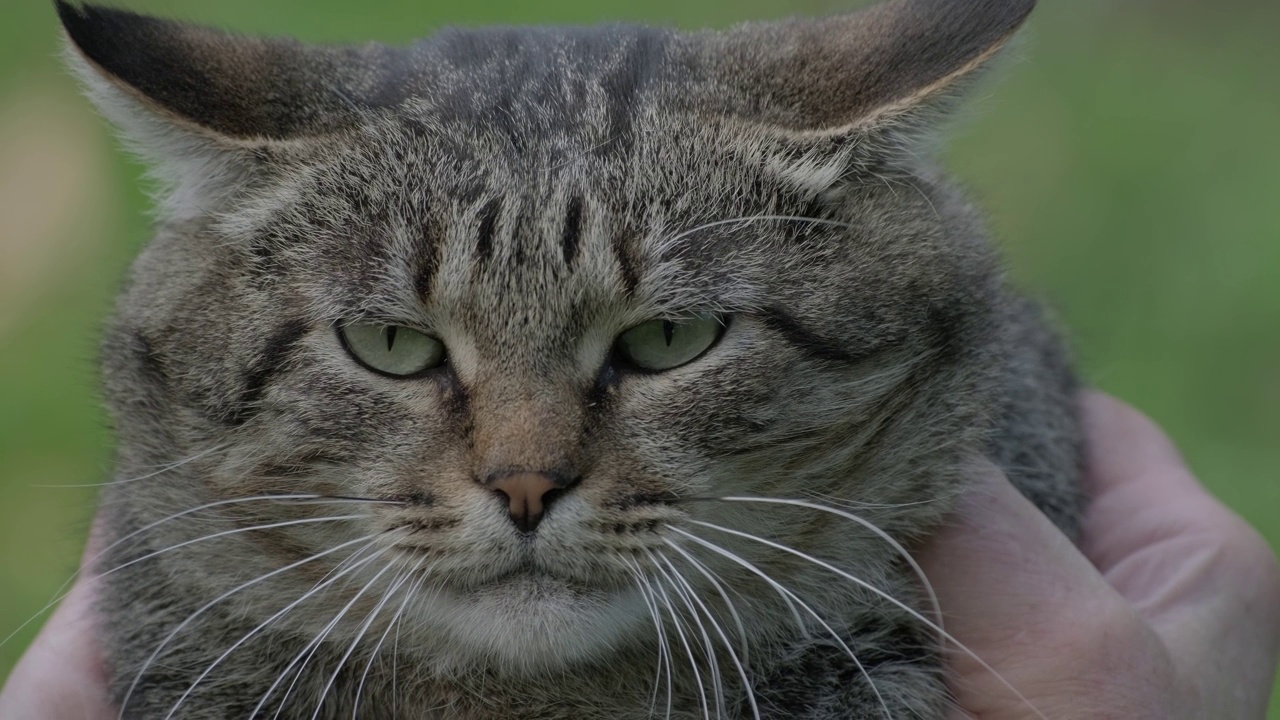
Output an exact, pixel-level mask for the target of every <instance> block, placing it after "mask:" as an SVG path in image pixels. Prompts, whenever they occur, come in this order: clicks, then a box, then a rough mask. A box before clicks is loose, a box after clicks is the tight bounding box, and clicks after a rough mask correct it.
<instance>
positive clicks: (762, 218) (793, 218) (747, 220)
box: [664, 215, 853, 244]
mask: <svg viewBox="0 0 1280 720" xmlns="http://www.w3.org/2000/svg"><path fill="white" fill-rule="evenodd" d="M768 221H775V222H807V223H813V224H815V225H831V226H834V227H839V228H844V229H846V230H848V229H852V228H853V225H852V224H850V223H847V222H840V221H839V220H830V219H827V218H814V217H804V216H801V215H746V216H743V217H736V218H727V219H725V220H714V221H712V222H708V223H703V224H702V225H698V226H696V227H692V228H689V229H688V230H683V231H681V232H679V233H676V234H675V236H673V237H672V238H671V239H669V240H666V241H664V244H673V243H678V242H680V241H681V240H683V239H685V238H686V237H689V236H690V235H692V234H694V233H696V232H702V231H703V230H709V229H711V228H713V227H720V226H722V225H749V224H751V223H754V222H768Z"/></svg>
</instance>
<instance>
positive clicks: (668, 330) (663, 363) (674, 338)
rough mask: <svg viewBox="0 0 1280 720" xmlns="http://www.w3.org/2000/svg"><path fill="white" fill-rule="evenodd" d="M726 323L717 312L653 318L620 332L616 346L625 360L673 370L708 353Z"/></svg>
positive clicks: (633, 363) (645, 368)
mask: <svg viewBox="0 0 1280 720" xmlns="http://www.w3.org/2000/svg"><path fill="white" fill-rule="evenodd" d="M724 327H725V324H724V320H723V319H722V318H720V317H717V316H715V315H696V316H694V317H691V318H686V319H683V320H650V321H649V322H646V323H641V324H640V325H637V326H635V327H633V328H631V329H630V330H628V331H626V332H624V333H622V334H621V335H619V336H618V341H617V346H616V349H617V353H618V355H619V356H621V357H622V359H623V360H626V361H627V362H628V363H630V364H632V365H634V366H636V367H638V368H641V369H643V370H652V371H660V370H670V369H672V368H676V367H680V366H681V365H684V364H686V363H689V362H692V361H693V360H695V359H697V358H698V356H700V355H702V354H703V353H705V352H706V351H707V350H708V349H710V348H711V346H712V345H714V344H715V343H716V340H719V339H720V335H721V333H723V332H724Z"/></svg>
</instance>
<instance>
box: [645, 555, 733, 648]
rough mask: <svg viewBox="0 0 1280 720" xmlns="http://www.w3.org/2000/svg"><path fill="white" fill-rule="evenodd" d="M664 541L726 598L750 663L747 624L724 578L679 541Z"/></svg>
mask: <svg viewBox="0 0 1280 720" xmlns="http://www.w3.org/2000/svg"><path fill="white" fill-rule="evenodd" d="M663 542H665V543H666V544H667V545H668V546H670V547H671V549H672V550H675V551H676V552H678V553H680V555H681V556H683V557H684V559H685V561H687V562H688V563H689V564H690V565H692V566H693V567H694V569H695V570H697V571H698V572H700V573H702V576H703V577H705V578H706V579H707V581H708V582H710V583H711V585H712V586H713V587H715V589H716V592H717V593H719V594H720V599H722V600H724V604H725V607H726V608H727V609H728V610H729V615H730V616H731V617H732V618H733V624H734V625H735V626H736V627H737V630H738V643H739V645H740V646H741V648H742V661H743V662H744V663H747V664H750V643H748V642H747V628H746V625H744V624H743V622H742V618H741V617H740V616H739V615H738V609H737V608H736V607H735V606H734V604H733V600H731V599H730V598H729V594H728V592H726V591H725V589H724V586H723V585H722V584H721V582H720V581H721V579H722V578H720V577H719V576H718V575H717V574H716V573H715V572H713V571H712V570H711V568H708V567H707V566H706V565H704V564H703V563H701V562H699V561H698V559H697V558H695V557H694V556H692V555H690V554H689V553H688V552H686V551H685V549H684V548H682V547H680V545H679V544H678V543H673V542H671V540H669V539H667V538H663Z"/></svg>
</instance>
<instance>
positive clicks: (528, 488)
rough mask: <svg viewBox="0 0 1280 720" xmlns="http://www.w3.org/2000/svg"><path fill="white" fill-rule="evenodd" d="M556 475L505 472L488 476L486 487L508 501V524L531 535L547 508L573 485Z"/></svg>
mask: <svg viewBox="0 0 1280 720" xmlns="http://www.w3.org/2000/svg"><path fill="white" fill-rule="evenodd" d="M574 482H575V481H574V480H571V479H567V478H562V477H560V476H559V474H552V473H543V472H507V473H495V474H494V475H490V476H489V478H488V479H487V480H486V481H485V483H484V484H485V487H488V488H491V489H493V490H495V491H497V492H499V493H501V494H503V495H505V496H506V497H507V504H508V507H509V508H510V511H511V522H513V523H515V525H516V527H517V528H519V529H520V530H521V531H522V532H533V531H534V530H535V529H536V528H537V527H538V523H540V522H542V516H543V513H545V512H546V510H547V506H548V505H550V504H551V501H552V500H555V499H556V498H557V497H559V496H560V495H561V494H562V491H563V490H564V489H566V488H568V487H569V486H570V485H573V484H574Z"/></svg>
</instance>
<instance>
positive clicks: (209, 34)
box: [56, 0, 402, 140]
mask: <svg viewBox="0 0 1280 720" xmlns="http://www.w3.org/2000/svg"><path fill="white" fill-rule="evenodd" d="M56 5H57V10H58V17H59V18H61V20H62V26H63V28H65V29H66V32H67V36H68V37H69V38H70V39H71V42H72V44H73V45H74V48H75V49H76V50H77V51H78V52H79V54H80V55H81V56H82V57H83V59H84V60H86V61H87V63H88V64H89V65H90V69H91V70H93V71H96V72H97V73H98V74H100V75H101V76H102V77H103V78H104V79H106V80H108V81H109V82H111V83H112V84H114V85H116V86H118V87H120V88H121V89H122V90H124V91H125V92H127V93H129V94H131V95H133V96H134V99H135V100H140V101H142V102H143V104H144V105H147V106H150V107H151V108H152V109H154V110H158V111H160V112H161V113H162V114H169V115H170V116H172V118H173V119H177V120H179V121H183V122H186V123H190V124H193V125H195V126H198V127H199V128H202V129H204V130H206V131H210V132H212V133H214V134H216V135H221V136H225V137H227V138H232V139H244V140H249V139H276V140H280V139H288V138H293V137H297V136H300V135H309V134H317V133H324V132H329V131H333V130H335V129H338V128H341V127H343V126H345V125H348V124H350V123H351V122H352V121H353V120H354V118H355V117H356V116H358V114H359V112H360V111H362V110H364V109H368V108H372V107H380V106H386V105H389V104H394V103H396V102H399V101H400V100H401V99H402V98H401V95H400V93H398V92H396V90H395V88H396V85H395V84H394V83H386V82H383V78H384V76H385V74H386V71H387V70H389V69H393V68H395V67H397V66H398V65H399V64H400V62H401V58H400V57H399V55H400V52H401V51H399V50H395V49H392V48H387V47H384V46H379V45H373V44H370V45H366V46H362V47H335V46H328V47H326V46H308V45H303V44H302V43H299V42H297V41H294V40H288V39H274V38H273V39H265V38H252V37H244V36H240V35H234V34H232V33H227V32H223V31H220V30H215V29H211V28H205V27H199V26H195V25H189V24H185V23H180V22H174V21H171V20H162V19H159V18H153V17H148V16H145V15H139V14H136V13H132V12H127V11H124V10H115V9H111V8H105V7H99V6H95V5H82V6H80V7H76V6H73V5H71V4H70V3H67V2H64V1H63V0H56Z"/></svg>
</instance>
